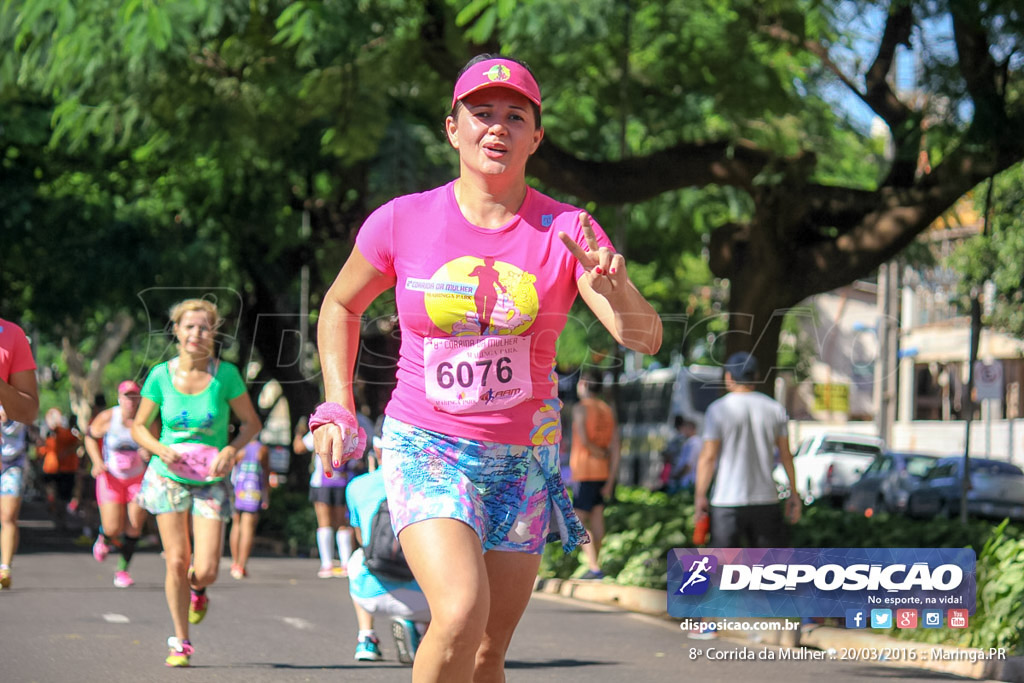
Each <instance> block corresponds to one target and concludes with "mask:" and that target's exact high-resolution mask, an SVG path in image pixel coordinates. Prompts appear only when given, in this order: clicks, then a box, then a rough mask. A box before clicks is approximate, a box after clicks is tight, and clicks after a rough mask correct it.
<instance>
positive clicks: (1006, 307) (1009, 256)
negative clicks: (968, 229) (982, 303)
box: [945, 166, 1024, 337]
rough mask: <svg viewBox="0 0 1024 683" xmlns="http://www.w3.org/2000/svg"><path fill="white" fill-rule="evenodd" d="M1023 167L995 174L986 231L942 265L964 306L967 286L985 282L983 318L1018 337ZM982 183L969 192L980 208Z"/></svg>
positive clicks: (1023, 321) (1023, 272) (1023, 313)
mask: <svg viewBox="0 0 1024 683" xmlns="http://www.w3.org/2000/svg"><path fill="white" fill-rule="evenodd" d="M1022 188H1024V167H1021V166H1017V167H1014V168H1012V169H1010V170H1009V171H1006V172H1005V173H1002V174H1001V175H999V176H998V177H997V178H996V179H995V184H994V187H993V192H992V226H991V228H992V229H991V231H990V234H989V235H977V236H975V237H972V238H971V239H969V240H967V241H965V242H964V243H963V244H962V245H961V246H960V247H958V248H957V249H956V251H954V252H953V253H952V254H951V255H950V257H949V258H948V260H947V262H946V264H945V265H946V267H947V268H949V269H950V270H953V271H954V272H956V273H957V274H958V275H959V277H958V278H957V280H956V294H957V302H958V303H959V304H960V307H961V309H962V310H965V311H966V310H969V301H970V295H971V291H972V290H977V291H979V292H983V291H984V290H985V283H986V282H991V283H992V285H993V286H994V289H992V290H990V291H992V292H993V293H994V294H995V297H994V300H993V301H990V302H987V304H986V308H988V307H989V306H990V307H991V314H990V315H988V316H987V317H986V320H985V323H986V324H988V325H991V326H992V327H995V328H997V329H1000V330H1003V331H1005V332H1008V333H1010V334H1012V335H1014V336H1016V337H1024V287H1022V283H1024V189H1022ZM986 192H987V184H986V186H984V187H979V188H978V189H977V191H976V192H975V193H974V205H975V207H976V208H977V209H978V210H979V211H984V209H985V206H984V202H985V199H984V197H985V193H986Z"/></svg>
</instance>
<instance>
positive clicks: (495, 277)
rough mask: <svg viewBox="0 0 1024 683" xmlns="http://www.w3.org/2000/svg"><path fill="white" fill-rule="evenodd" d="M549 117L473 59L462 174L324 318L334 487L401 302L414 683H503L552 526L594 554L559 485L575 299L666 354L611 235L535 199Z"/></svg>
mask: <svg viewBox="0 0 1024 683" xmlns="http://www.w3.org/2000/svg"><path fill="white" fill-rule="evenodd" d="M540 112H541V95H540V87H539V86H538V85H537V81H536V80H535V79H534V77H533V74H532V73H531V72H530V70H529V69H528V68H527V67H526V66H525V65H524V64H522V63H521V62H518V61H516V60H512V59H507V58H504V57H501V56H494V55H480V56H479V57H476V58H474V59H473V60H471V61H470V63H469V64H468V65H467V66H466V67H465V68H464V69H463V71H462V73H461V74H460V75H459V76H458V78H457V79H456V84H455V89H454V93H453V97H452V110H451V114H450V115H449V116H448V117H447V119H446V121H445V130H446V132H447V136H448V141H449V142H450V143H451V145H452V147H453V148H454V149H455V150H457V152H458V154H459V165H460V173H459V177H458V178H457V179H455V180H454V181H452V182H450V183H448V184H446V185H444V186H442V187H439V188H436V189H434V190H429V191H427V192H423V193H420V194H413V195H407V196H403V197H399V198H397V199H395V200H393V201H391V202H388V203H387V204H385V205H384V206H382V207H380V208H379V209H377V210H376V211H374V212H373V214H372V215H370V217H369V218H367V220H366V222H365V223H364V224H363V226H362V228H361V229H360V231H359V235H358V237H357V239H356V246H355V248H354V249H353V251H352V253H351V255H350V256H349V258H348V260H347V261H346V263H345V265H344V266H343V268H342V269H341V272H340V273H339V274H338V277H337V279H336V280H335V281H334V284H333V285H332V286H331V288H330V291H329V292H328V293H327V295H326V297H325V299H324V303H323V306H322V308H321V311H320V321H319V324H318V341H319V349H320V361H321V367H322V369H323V375H324V385H325V396H326V400H327V403H325V404H322V405H321V406H320V408H318V409H317V411H316V412H315V413H314V415H313V416H312V418H311V420H310V427H311V429H312V430H313V434H314V441H315V447H316V453H317V454H318V455H319V457H320V458H321V460H322V461H323V464H324V469H325V471H326V472H331V471H332V468H338V467H340V466H341V463H342V462H343V461H344V460H346V459H349V458H351V457H354V456H357V455H358V454H360V453H361V450H359V445H358V443H357V442H358V441H359V439H358V436H357V435H358V430H357V427H356V423H355V420H354V418H353V417H352V413H353V412H354V409H355V405H354V400H353V392H352V383H353V379H354V373H355V362H356V357H357V352H358V349H359V333H360V316H361V315H362V314H363V312H364V311H365V310H366V308H367V306H369V304H370V302H371V301H373V300H374V299H375V298H376V297H377V296H378V295H379V294H381V293H382V292H384V291H385V290H388V289H391V288H394V290H395V298H396V302H397V306H398V313H399V316H398V319H399V324H400V326H401V348H400V354H399V361H398V371H397V380H398V381H397V386H396V388H395V390H394V392H393V394H392V397H391V401H390V403H389V404H388V406H387V408H386V410H385V413H386V415H387V418H386V420H385V423H384V429H383V449H384V451H385V456H386V457H384V458H383V471H384V479H385V488H386V490H387V498H388V506H389V508H390V511H391V516H392V524H393V526H394V528H395V531H396V532H397V533H398V538H399V540H400V542H401V544H402V547H403V549H404V551H405V556H406V558H407V560H408V562H409V566H410V567H411V568H412V571H413V574H414V575H415V577H416V581H417V582H418V583H419V585H420V586H421V587H422V589H423V592H424V594H425V595H426V598H427V602H428V604H429V606H430V613H431V619H432V620H431V626H430V629H429V630H428V631H427V633H426V635H425V636H424V639H423V642H422V643H421V644H420V646H419V649H418V650H417V654H416V659H415V663H414V667H413V677H414V679H415V680H416V681H444V682H445V683H453V682H454V683H458V682H461V681H465V682H468V681H470V680H473V681H477V682H480V681H502V680H504V661H505V653H506V650H507V649H508V646H509V643H510V641H511V639H512V634H513V632H514V630H515V628H516V625H517V624H518V622H519V619H520V617H521V616H522V613H523V611H524V610H525V609H526V605H527V603H528V602H529V599H530V594H531V592H532V589H533V582H534V579H535V578H536V576H537V569H538V567H539V565H540V557H541V552H542V551H543V549H544V544H545V542H546V540H547V538H548V532H549V529H551V530H553V531H554V534H553V537H554V538H560V539H561V541H562V543H563V547H564V549H565V550H566V551H567V552H568V551H569V550H572V549H573V548H575V547H576V546H577V545H578V544H579V543H581V542H585V541H586V534H585V532H584V530H583V527H582V525H581V524H580V522H579V520H578V519H577V517H576V515H575V514H574V513H573V510H572V504H571V502H570V501H569V497H568V495H567V493H566V490H565V485H564V484H563V483H562V479H561V474H560V471H559V462H558V443H559V441H560V439H561V431H560V421H559V410H560V408H561V402H560V401H559V400H558V394H557V386H556V375H555V369H554V363H555V341H556V340H557V338H558V335H559V333H560V332H561V331H562V329H563V327H564V326H565V323H566V319H567V315H568V311H569V307H570V306H571V305H572V303H573V300H574V299H575V298H576V295H577V294H579V295H580V296H581V297H582V298H583V300H584V302H586V304H587V305H588V306H589V307H590V308H591V309H592V310H593V311H594V313H595V315H596V316H597V318H598V319H599V320H600V321H601V322H602V323H603V324H604V326H605V327H606V328H607V329H608V330H609V332H610V333H611V334H612V336H613V337H614V338H615V339H616V341H618V342H619V343H620V344H623V345H625V346H627V347H629V348H631V349H636V350H638V351H640V352H643V353H654V352H656V351H657V350H658V348H659V346H660V345H661V335H662V331H661V320H660V319H659V317H658V314H657V313H656V312H655V311H654V309H653V308H652V307H651V306H650V304H648V303H647V301H646V300H645V299H644V297H643V296H642V295H641V294H640V292H639V291H637V289H636V287H635V286H634V285H633V283H632V282H631V281H630V279H629V276H628V275H627V273H626V264H625V261H624V259H623V257H622V255H621V254H618V253H616V252H615V249H614V248H613V247H612V244H611V242H610V241H609V240H608V238H607V236H606V235H605V233H604V232H603V231H602V230H601V228H600V226H599V225H597V223H596V222H595V221H594V220H593V219H592V218H591V217H590V216H589V215H588V214H586V213H585V212H583V211H581V210H579V209H578V208H575V207H573V206H570V205H568V204H564V203H561V202H558V201H556V200H554V199H552V198H550V197H547V196H545V195H543V194H541V193H540V192H538V191H536V190H534V189H533V188H531V187H529V186H528V185H527V183H526V162H527V160H528V159H529V158H530V155H532V154H533V153H534V152H535V151H536V150H537V148H538V146H539V145H540V143H541V140H542V139H543V137H544V129H543V128H542V127H541V120H540ZM481 288H482V289H481Z"/></svg>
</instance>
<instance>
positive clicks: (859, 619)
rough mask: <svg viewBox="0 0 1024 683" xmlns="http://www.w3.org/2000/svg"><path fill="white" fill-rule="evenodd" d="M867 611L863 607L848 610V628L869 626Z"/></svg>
mask: <svg viewBox="0 0 1024 683" xmlns="http://www.w3.org/2000/svg"><path fill="white" fill-rule="evenodd" d="M867 627H868V617H867V613H866V612H865V611H864V610H862V609H848V610H846V628H867Z"/></svg>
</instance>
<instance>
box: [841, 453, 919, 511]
mask: <svg viewBox="0 0 1024 683" xmlns="http://www.w3.org/2000/svg"><path fill="white" fill-rule="evenodd" d="M938 459H939V456H937V455H931V454H928V453H902V452H893V451H886V452H885V453H883V454H882V455H880V456H879V457H877V458H875V461H874V462H873V463H871V466H870V467H868V468H867V469H866V470H865V471H864V474H862V475H861V478H860V479H858V480H857V481H856V482H855V483H854V484H853V486H851V487H850V495H849V497H848V498H847V499H846V504H845V505H844V508H845V509H846V511H847V512H857V513H862V512H865V511H867V510H872V511H873V512H897V513H902V512H905V511H906V509H907V500H908V499H909V497H910V492H911V490H913V489H915V488H917V486H918V484H919V483H920V482H921V479H922V478H923V477H924V475H925V474H926V473H927V472H928V470H929V469H931V468H932V466H934V465H935V463H936V462H937V461H938Z"/></svg>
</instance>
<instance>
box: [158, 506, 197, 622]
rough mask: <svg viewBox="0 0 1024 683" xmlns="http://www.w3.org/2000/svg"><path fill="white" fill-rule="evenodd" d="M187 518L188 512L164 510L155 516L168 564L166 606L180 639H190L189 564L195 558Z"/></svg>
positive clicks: (165, 559) (165, 585)
mask: <svg viewBox="0 0 1024 683" xmlns="http://www.w3.org/2000/svg"><path fill="white" fill-rule="evenodd" d="M188 520H189V513H188V512H187V511H186V512H164V513H162V514H158V515H157V516H156V525H157V528H158V529H159V530H160V542H161V543H162V544H163V546H164V561H165V563H166V565H167V575H166V578H165V580H164V592H165V593H166V595H167V607H168V608H169V609H170V611H171V620H172V621H173V622H174V635H175V636H176V637H178V638H179V639H181V640H187V639H188V604H189V597H190V596H189V589H188V588H189V587H188V567H189V564H190V563H191V558H192V546H191V543H190V542H189V532H188Z"/></svg>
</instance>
